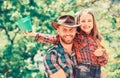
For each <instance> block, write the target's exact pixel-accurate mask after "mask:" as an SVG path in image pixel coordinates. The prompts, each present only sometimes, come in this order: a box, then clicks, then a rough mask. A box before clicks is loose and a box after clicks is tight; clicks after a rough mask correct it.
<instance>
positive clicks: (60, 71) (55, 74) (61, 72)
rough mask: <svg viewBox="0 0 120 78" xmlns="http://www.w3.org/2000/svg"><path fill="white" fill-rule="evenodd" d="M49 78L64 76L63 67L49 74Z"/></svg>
mask: <svg viewBox="0 0 120 78" xmlns="http://www.w3.org/2000/svg"><path fill="white" fill-rule="evenodd" d="M50 78H66V74H65V72H64V71H63V69H60V70H59V71H57V72H56V73H54V74H52V75H50Z"/></svg>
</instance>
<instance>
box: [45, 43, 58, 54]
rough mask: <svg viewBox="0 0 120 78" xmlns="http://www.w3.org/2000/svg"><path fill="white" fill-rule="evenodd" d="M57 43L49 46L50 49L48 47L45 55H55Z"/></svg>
mask: <svg viewBox="0 0 120 78" xmlns="http://www.w3.org/2000/svg"><path fill="white" fill-rule="evenodd" d="M57 47H58V46H57V45H54V46H53V47H51V48H50V49H48V51H47V53H46V55H52V54H53V55H55V54H57Z"/></svg>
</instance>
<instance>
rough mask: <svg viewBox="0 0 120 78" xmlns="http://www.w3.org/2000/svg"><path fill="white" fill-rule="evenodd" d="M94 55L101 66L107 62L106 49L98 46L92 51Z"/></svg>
mask: <svg viewBox="0 0 120 78" xmlns="http://www.w3.org/2000/svg"><path fill="white" fill-rule="evenodd" d="M94 54H95V56H96V57H97V61H98V64H99V65H101V66H104V65H106V64H107V62H108V55H107V53H106V50H105V49H104V48H98V49H97V50H96V51H95V52H94Z"/></svg>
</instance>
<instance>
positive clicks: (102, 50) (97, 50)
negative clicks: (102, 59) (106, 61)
mask: <svg viewBox="0 0 120 78" xmlns="http://www.w3.org/2000/svg"><path fill="white" fill-rule="evenodd" d="M104 51H105V49H103V48H98V49H96V50H95V52H94V55H95V56H102V55H103V53H104Z"/></svg>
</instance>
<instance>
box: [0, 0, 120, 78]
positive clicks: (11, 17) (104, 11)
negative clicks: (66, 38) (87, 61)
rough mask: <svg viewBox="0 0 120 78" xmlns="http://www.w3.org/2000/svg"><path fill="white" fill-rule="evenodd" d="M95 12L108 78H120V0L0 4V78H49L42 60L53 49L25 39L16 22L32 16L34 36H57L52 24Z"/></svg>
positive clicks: (6, 1) (14, 0) (9, 0)
mask: <svg viewBox="0 0 120 78" xmlns="http://www.w3.org/2000/svg"><path fill="white" fill-rule="evenodd" d="M85 8H92V9H93V11H94V15H95V18H96V21H97V26H98V28H99V31H100V33H101V35H102V36H103V41H102V44H103V45H104V46H105V48H106V49H107V53H108V55H109V62H108V64H107V65H106V66H104V67H102V71H103V72H104V75H105V76H106V77H105V78H120V0H0V78H46V77H45V75H44V65H43V56H44V55H45V53H46V52H47V50H48V48H49V47H51V46H52V45H50V44H44V43H39V42H35V41H34V37H24V36H22V34H21V31H20V30H19V29H18V26H17V25H16V24H15V22H16V21H17V20H18V19H20V18H23V17H26V16H30V17H31V24H32V27H33V30H34V31H35V32H41V33H47V34H53V35H54V34H56V31H55V29H54V28H52V26H51V22H53V21H54V22H55V21H57V20H56V19H57V18H58V17H59V16H60V15H63V14H71V15H75V13H76V12H77V11H79V10H82V9H85Z"/></svg>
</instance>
